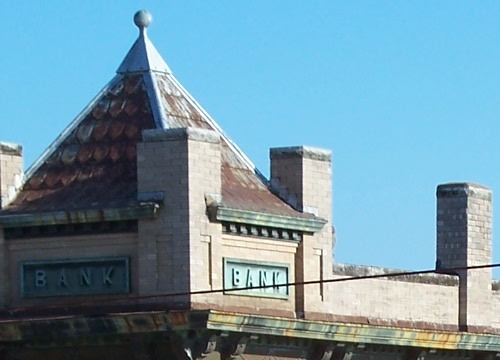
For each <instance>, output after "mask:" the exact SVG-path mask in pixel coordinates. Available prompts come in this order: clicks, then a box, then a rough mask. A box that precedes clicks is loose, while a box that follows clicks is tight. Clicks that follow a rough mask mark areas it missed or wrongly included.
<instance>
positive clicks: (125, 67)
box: [0, 10, 312, 217]
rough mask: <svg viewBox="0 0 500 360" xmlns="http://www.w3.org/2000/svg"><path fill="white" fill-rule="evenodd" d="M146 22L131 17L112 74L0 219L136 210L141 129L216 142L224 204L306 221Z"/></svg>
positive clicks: (142, 15)
mask: <svg viewBox="0 0 500 360" xmlns="http://www.w3.org/2000/svg"><path fill="white" fill-rule="evenodd" d="M151 21H152V18H151V15H150V14H149V13H148V12H147V11H144V10H141V11H139V12H137V13H136V14H135V16H134V22H135V24H136V25H137V27H138V28H139V37H138V39H137V40H136V41H135V43H134V44H133V46H132V48H131V49H130V51H129V52H128V53H127V55H126V57H125V59H124V60H123V62H122V63H121V65H120V66H119V67H118V70H117V74H116V76H115V77H114V78H113V79H112V80H111V81H110V82H109V83H108V84H107V85H106V86H104V88H103V89H102V90H101V91H100V92H99V93H98V94H97V96H96V97H95V98H94V99H93V100H92V101H91V102H90V103H89V104H88V106H87V107H86V108H85V109H84V110H83V111H82V112H81V113H80V114H79V115H78V116H77V117H76V118H75V119H74V120H73V121H72V122H71V123H70V124H69V126H68V127H67V128H66V129H65V130H64V131H63V132H62V133H61V134H60V135H59V137H58V138H57V139H56V140H55V141H54V142H53V143H52V144H51V145H50V146H49V147H48V148H47V149H46V151H45V152H44V153H43V154H42V155H41V156H40V157H39V158H38V159H37V160H36V161H35V163H34V164H33V165H32V166H31V167H30V168H29V169H28V171H27V172H26V176H25V179H26V181H25V184H24V186H23V188H22V189H21V191H20V192H19V193H18V194H17V197H16V198H15V199H14V200H13V201H12V203H11V204H10V205H9V206H8V207H6V208H5V209H3V210H1V212H0V215H6V214H27V213H30V214H33V213H38V214H49V213H50V214H54V213H58V214H59V215H60V216H63V217H64V216H67V215H65V214H67V213H68V212H72V213H73V214H74V213H75V212H82V211H88V210H98V211H104V210H106V209H108V210H109V209H122V210H123V209H130V208H134V207H135V208H137V207H138V206H141V205H140V204H141V203H140V202H139V201H138V194H137V162H136V145H137V143H138V142H139V141H141V136H142V135H141V134H142V131H143V130H146V129H169V128H186V127H196V128H202V129H210V130H214V131H216V132H217V133H219V134H220V136H221V147H222V151H221V153H222V169H221V174H222V204H223V205H224V206H227V207H229V208H232V209H240V210H248V211H255V212H263V213H268V214H273V215H283V216H292V217H311V216H312V215H310V214H305V213H300V212H298V211H296V210H294V209H293V208H292V207H290V206H289V205H288V204H286V203H285V202H284V201H283V200H281V199H280V198H278V197H277V196H275V195H274V194H273V193H272V192H271V191H270V190H269V188H268V186H267V181H266V180H265V179H264V177H263V176H262V175H261V174H260V173H259V172H258V171H257V170H256V169H255V166H254V165H253V164H252V162H251V161H250V160H249V159H248V158H247V157H246V156H245V155H244V153H243V152H242V151H241V150H240V149H239V148H238V147H237V146H236V145H235V144H234V143H233V142H232V141H231V140H230V139H229V138H228V137H227V136H226V135H225V134H224V132H223V131H222V129H221V128H220V127H219V125H218V124H217V123H216V122H215V121H214V120H213V119H212V118H211V117H210V115H209V114H208V113H207V112H206V111H205V110H204V109H203V108H202V107H201V106H200V104H198V102H197V101H196V100H195V99H194V98H193V97H192V96H191V95H190V94H189V93H188V92H187V91H186V90H185V89H184V87H183V86H182V85H181V84H180V83H179V82H178V81H177V79H176V78H175V77H174V76H173V75H172V72H171V70H170V68H169V67H168V65H167V63H166V62H165V61H164V60H163V58H162V57H161V55H160V54H159V53H158V51H157V50H156V48H155V47H154V45H153V44H152V42H151V41H150V40H149V38H148V36H147V28H148V26H149V25H150V23H151ZM165 201H166V202H168V199H165ZM61 214H62V215H61ZM72 216H73V215H72Z"/></svg>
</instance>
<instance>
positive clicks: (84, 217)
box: [0, 203, 159, 228]
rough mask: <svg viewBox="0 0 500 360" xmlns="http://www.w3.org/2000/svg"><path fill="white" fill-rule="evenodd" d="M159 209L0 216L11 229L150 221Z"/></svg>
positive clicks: (150, 205)
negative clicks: (103, 222)
mask: <svg viewBox="0 0 500 360" xmlns="http://www.w3.org/2000/svg"><path fill="white" fill-rule="evenodd" d="M158 208H159V205H158V204H156V203H148V204H141V205H138V206H136V207H128V208H117V209H90V210H76V211H52V212H43V213H29V214H10V215H0V226H2V227H4V228H9V227H22V226H41V225H59V224H81V223H92V222H97V221H121V220H138V219H149V218H154V217H155V216H156V213H157V210H158Z"/></svg>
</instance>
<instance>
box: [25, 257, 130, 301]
mask: <svg viewBox="0 0 500 360" xmlns="http://www.w3.org/2000/svg"><path fill="white" fill-rule="evenodd" d="M20 273H21V293H22V296H23V297H44V296H76V295H97V294H126V293H129V292H130V279H129V261H128V258H125V257H119V258H117V257H111V258H92V259H68V260H57V261H28V262H23V263H21V268H20Z"/></svg>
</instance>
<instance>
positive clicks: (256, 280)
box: [224, 258, 289, 299]
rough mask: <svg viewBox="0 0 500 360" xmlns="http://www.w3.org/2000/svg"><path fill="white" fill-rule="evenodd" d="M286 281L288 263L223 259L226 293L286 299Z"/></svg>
mask: <svg viewBox="0 0 500 360" xmlns="http://www.w3.org/2000/svg"><path fill="white" fill-rule="evenodd" d="M288 282H289V281H288V264H276V263H268V262H251V261H247V260H240V259H227V258H226V259H224V290H225V293H226V294H231V295H247V296H258V297H273V298H279V299H286V298H288V286H285V285H284V284H287V283H288ZM280 285H281V286H280ZM236 289H241V290H239V291H236Z"/></svg>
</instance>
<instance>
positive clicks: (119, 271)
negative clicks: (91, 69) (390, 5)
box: [0, 11, 500, 360]
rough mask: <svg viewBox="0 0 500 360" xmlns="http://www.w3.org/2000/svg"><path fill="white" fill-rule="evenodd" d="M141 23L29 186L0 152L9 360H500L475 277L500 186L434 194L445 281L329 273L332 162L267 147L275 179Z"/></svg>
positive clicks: (0, 290)
mask: <svg viewBox="0 0 500 360" xmlns="http://www.w3.org/2000/svg"><path fill="white" fill-rule="evenodd" d="M134 21H135V23H136V25H137V26H138V28H139V30H140V33H139V37H138V39H137V40H136V42H135V43H134V45H133V46H132V48H131V50H130V51H129V53H128V54H127V55H126V56H125V59H124V60H123V62H122V63H121V65H120V66H119V68H118V70H117V74H116V76H115V77H114V78H113V79H112V80H111V81H110V82H109V83H108V84H107V85H106V86H105V87H104V88H103V89H102V90H101V92H99V93H98V94H97V96H96V97H95V98H94V100H92V101H91V102H90V104H88V106H87V107H86V108H85V109H84V110H83V111H82V113H81V114H80V115H79V116H78V117H77V118H76V119H75V120H74V121H73V122H71V123H70V124H69V125H68V127H67V128H66V130H64V131H63V133H62V134H61V135H60V137H58V138H57V139H56V141H55V142H54V143H53V144H52V145H50V146H49V147H48V148H47V150H46V151H45V153H43V154H42V155H41V156H40V157H39V159H38V160H37V161H36V162H35V163H34V164H33V165H32V166H31V167H30V168H29V169H28V171H27V172H26V173H25V174H24V175H23V165H22V148H21V147H20V146H18V145H13V144H8V143H3V144H2V145H1V147H0V185H1V187H0V192H1V205H2V209H1V211H0V227H1V229H2V231H1V236H0V241H1V244H0V257H1V262H0V263H1V264H2V267H3V268H2V270H3V271H1V272H0V276H1V281H0V306H1V309H0V316H1V319H2V321H0V341H1V351H2V358H5V359H41V358H50V359H66V358H68V357H70V356H71V357H74V358H81V359H94V358H95V359H101V358H110V359H118V358H120V359H121V358H127V359H128V358H131V359H133V358H135V359H149V358H151V359H164V358H168V359H198V358H206V359H221V360H227V359H245V360H249V359H256V360H257V359H268V358H273V359H274V358H276V359H288V358H294V359H299V358H300V359H310V360H314V359H317V360H330V359H335V360H337V359H343V360H348V359H445V358H446V359H491V360H492V359H495V358H497V359H498V358H499V357H500V316H499V314H500V284H499V283H498V282H494V281H493V280H492V275H491V268H488V267H481V268H473V269H471V268H470V267H471V266H477V265H484V264H490V263H491V260H492V259H491V243H492V241H491V191H490V190H489V189H487V188H485V187H483V186H480V185H476V184H471V183H450V184H444V185H440V186H438V189H437V259H436V264H437V265H436V271H435V272H432V273H426V274H412V273H405V274H399V276H392V273H393V271H391V270H386V269H378V268H369V267H360V266H352V265H342V264H337V263H334V262H333V256H332V249H333V246H334V234H333V233H332V218H331V208H332V192H331V188H332V183H331V153H330V151H328V150H323V149H317V148H311V147H305V146H298V147H285V148H274V149H271V150H270V159H271V179H269V180H267V179H265V178H264V177H263V176H262V175H261V174H260V173H259V172H258V171H257V170H256V169H255V167H254V166H253V164H252V163H251V161H250V160H249V159H248V158H247V157H246V156H245V155H244V154H243V152H242V151H241V150H240V149H239V148H238V147H237V145H235V144H234V143H233V142H232V141H231V140H230V139H229V138H228V137H227V136H226V135H225V134H224V132H223V131H222V130H221V129H220V127H219V126H218V125H217V123H216V122H215V121H214V120H213V119H212V118H211V117H210V115H209V114H208V113H207V112H206V111H205V110H204V109H203V108H202V107H201V105H200V104H198V103H197V102H196V100H195V99H194V98H193V97H192V96H191V95H190V94H189V93H188V92H187V91H186V90H185V89H184V88H183V87H182V85H181V84H180V83H179V82H178V81H177V79H176V78H175V77H174V76H173V75H172V72H171V70H170V69H169V67H168V66H167V64H166V63H165V61H164V60H163V59H162V57H161V56H160V54H159V53H158V52H157V50H156V49H155V47H154V46H153V44H152V43H151V41H150V40H149V38H148V36H147V28H148V25H149V24H150V22H151V15H150V14H149V13H147V12H145V11H140V12H138V13H137V14H136V15H135V17H134ZM350 277H358V279H356V280H352V279H351V280H346V279H347V278H350ZM359 277H361V278H359Z"/></svg>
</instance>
